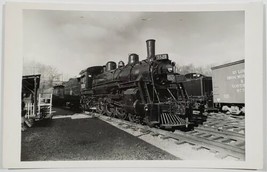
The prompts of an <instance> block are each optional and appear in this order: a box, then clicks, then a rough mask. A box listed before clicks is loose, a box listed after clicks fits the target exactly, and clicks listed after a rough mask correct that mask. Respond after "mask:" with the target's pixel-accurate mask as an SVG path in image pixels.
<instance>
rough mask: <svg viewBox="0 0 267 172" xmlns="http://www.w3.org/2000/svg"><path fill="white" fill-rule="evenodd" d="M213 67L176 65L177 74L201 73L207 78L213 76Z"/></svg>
mask: <svg viewBox="0 0 267 172" xmlns="http://www.w3.org/2000/svg"><path fill="white" fill-rule="evenodd" d="M212 66H213V65H206V66H194V65H193V64H189V65H178V64H177V65H176V68H177V72H178V73H180V74H183V75H184V74H188V73H200V74H203V75H206V76H211V74H212V72H211V67H212Z"/></svg>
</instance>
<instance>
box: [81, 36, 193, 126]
mask: <svg viewBox="0 0 267 172" xmlns="http://www.w3.org/2000/svg"><path fill="white" fill-rule="evenodd" d="M146 44H147V58H146V59H145V60H141V61H140V60H139V56H138V55H137V54H134V53H133V54H130V55H129V57H128V63H127V64H126V65H125V64H124V62H123V61H120V62H119V63H118V66H117V64H116V63H115V62H113V61H109V62H107V64H106V65H105V66H93V67H89V68H87V69H86V70H83V71H81V72H80V75H81V78H80V84H81V105H82V108H83V110H89V109H93V108H95V109H96V111H97V112H98V113H101V114H105V115H108V116H114V117H118V118H121V119H127V120H130V121H132V122H136V123H145V124H148V125H149V126H157V127H160V128H176V127H184V126H187V125H188V124H189V121H190V119H191V115H192V109H191V106H190V104H189V100H188V96H187V93H186V90H185V88H184V85H183V82H184V80H185V77H184V76H183V75H180V74H178V73H176V72H175V63H174V62H172V61H171V60H169V57H168V54H158V55H156V54H155V40H153V39H150V40H147V41H146Z"/></svg>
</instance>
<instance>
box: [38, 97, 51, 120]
mask: <svg viewBox="0 0 267 172" xmlns="http://www.w3.org/2000/svg"><path fill="white" fill-rule="evenodd" d="M42 96H43V97H42ZM52 96H53V95H52V94H39V99H38V114H40V115H44V116H47V115H51V114H52ZM43 113H45V114H43Z"/></svg>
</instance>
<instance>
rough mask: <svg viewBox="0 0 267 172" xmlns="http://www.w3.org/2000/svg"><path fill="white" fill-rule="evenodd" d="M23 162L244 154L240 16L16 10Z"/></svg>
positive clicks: (218, 157) (235, 157)
mask: <svg viewBox="0 0 267 172" xmlns="http://www.w3.org/2000/svg"><path fill="white" fill-rule="evenodd" d="M23 29H24V30H23V45H24V46H23V76H22V98H21V101H22V107H21V108H22V121H21V125H22V126H21V131H22V138H21V161H49V160H220V161H221V160H236V161H243V160H244V158H245V123H244V120H245V100H244V95H245V90H244V88H245V73H244V63H245V61H244V12H242V11H233V12H105V11H101V12H92V11H82V12H80V11H78V12H77V11H49V10H25V11H24V12H23Z"/></svg>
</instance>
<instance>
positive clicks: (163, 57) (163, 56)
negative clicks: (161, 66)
mask: <svg viewBox="0 0 267 172" xmlns="http://www.w3.org/2000/svg"><path fill="white" fill-rule="evenodd" d="M166 59H169V56H168V54H157V55H156V60H166Z"/></svg>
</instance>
